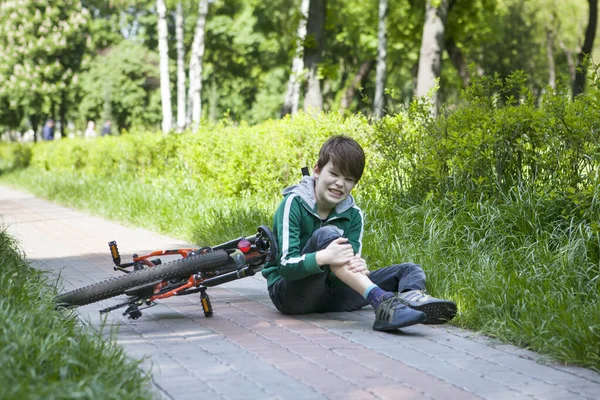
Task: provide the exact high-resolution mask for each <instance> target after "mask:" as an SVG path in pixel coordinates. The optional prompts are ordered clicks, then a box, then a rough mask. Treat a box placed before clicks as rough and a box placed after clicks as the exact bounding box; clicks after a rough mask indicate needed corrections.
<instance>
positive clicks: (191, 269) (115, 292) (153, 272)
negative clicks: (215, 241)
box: [54, 250, 231, 308]
mask: <svg viewBox="0 0 600 400" xmlns="http://www.w3.org/2000/svg"><path fill="white" fill-rule="evenodd" d="M230 260H231V259H230V257H229V255H228V254H227V253H226V252H225V251H224V250H218V251H215V252H212V253H207V254H200V255H190V256H188V257H186V258H182V259H178V260H174V261H171V262H167V263H164V264H160V265H157V266H155V267H151V268H144V269H141V270H138V271H133V272H131V273H129V274H127V275H122V276H117V277H114V278H110V279H106V280H104V281H101V282H97V283H94V284H93V285H89V286H84V287H82V288H79V289H75V290H73V291H70V292H67V293H63V294H60V295H58V296H56V297H55V299H54V301H55V303H56V304H57V306H58V307H64V308H68V307H69V308H70V307H77V306H83V305H86V304H90V303H95V302H97V301H101V300H105V299H108V298H110V297H115V296H119V295H121V294H123V293H125V291H126V290H127V289H131V288H133V287H136V286H141V285H144V284H149V283H152V282H156V281H164V280H170V279H182V278H187V277H189V276H190V275H192V274H195V273H197V272H201V271H205V270H211V269H214V268H216V267H218V266H220V265H224V264H225V263H227V262H228V261H230Z"/></svg>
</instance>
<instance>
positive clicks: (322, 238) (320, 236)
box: [312, 225, 343, 249]
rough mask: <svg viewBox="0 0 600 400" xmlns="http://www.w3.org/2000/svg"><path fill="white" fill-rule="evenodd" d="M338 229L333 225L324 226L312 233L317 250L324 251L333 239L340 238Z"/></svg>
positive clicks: (340, 233)
mask: <svg viewBox="0 0 600 400" xmlns="http://www.w3.org/2000/svg"><path fill="white" fill-rule="evenodd" d="M342 233H343V232H342V231H341V229H340V228H338V227H336V226H333V225H326V226H324V227H321V228H319V229H317V230H316V231H314V232H313V234H312V239H314V240H315V242H316V245H317V246H316V247H317V249H324V248H326V247H327V246H329V244H330V243H331V242H333V241H334V240H335V239H338V238H341V237H342Z"/></svg>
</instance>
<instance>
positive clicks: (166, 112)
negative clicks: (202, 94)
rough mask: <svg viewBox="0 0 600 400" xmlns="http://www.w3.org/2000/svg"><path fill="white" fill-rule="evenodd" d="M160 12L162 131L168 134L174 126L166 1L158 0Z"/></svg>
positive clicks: (159, 51)
mask: <svg viewBox="0 0 600 400" xmlns="http://www.w3.org/2000/svg"><path fill="white" fill-rule="evenodd" d="M156 11H157V12H158V54H159V59H160V98H161V105H162V131H163V132H165V133H167V132H169V131H170V130H171V127H172V124H173V113H172V111H171V79H170V76H169V44H168V41H167V40H168V33H169V32H168V30H167V17H166V13H167V7H166V6H165V1H164V0H156Z"/></svg>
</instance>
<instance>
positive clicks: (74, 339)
mask: <svg viewBox="0 0 600 400" xmlns="http://www.w3.org/2000/svg"><path fill="white" fill-rule="evenodd" d="M0 260H2V263H1V264H0V287H1V288H2V291H1V294H0V365H3V366H4V368H1V369H0V388H2V389H1V390H0V399H19V398H21V399H44V400H47V399H82V398H84V399H123V398H127V399H149V398H151V397H152V394H151V393H150V391H149V389H148V388H149V379H150V378H149V376H147V375H146V374H144V373H143V372H142V371H141V369H140V368H139V362H137V361H132V360H130V359H128V358H127V357H126V356H125V353H124V352H123V349H122V348H120V347H119V346H117V345H116V344H114V342H113V341H112V340H111V339H110V338H108V339H106V338H103V337H102V335H101V334H100V333H99V332H97V331H95V330H93V329H91V328H87V327H85V326H82V325H81V324H80V323H79V322H78V320H77V319H76V317H75V316H74V314H72V315H69V314H67V317H66V318H65V313H63V312H60V311H56V310H55V309H54V304H53V302H52V298H53V296H54V294H55V293H54V292H53V290H54V289H53V288H52V287H49V286H48V285H47V283H46V277H45V276H44V273H43V272H41V271H39V270H36V269H33V268H31V267H30V266H29V265H28V264H27V263H26V261H24V256H23V254H22V253H21V252H20V251H19V249H18V246H17V244H16V243H15V241H14V240H13V239H12V238H11V237H10V236H9V235H8V234H7V233H6V231H5V230H4V228H2V227H1V226H0Z"/></svg>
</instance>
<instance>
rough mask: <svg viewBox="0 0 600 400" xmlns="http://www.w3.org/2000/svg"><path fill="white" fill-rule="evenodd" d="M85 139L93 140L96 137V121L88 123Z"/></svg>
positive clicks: (84, 133)
mask: <svg viewBox="0 0 600 400" xmlns="http://www.w3.org/2000/svg"><path fill="white" fill-rule="evenodd" d="M83 137H84V138H86V139H93V138H95V137H96V124H95V123H94V121H88V123H87V127H86V128H85V132H83Z"/></svg>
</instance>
